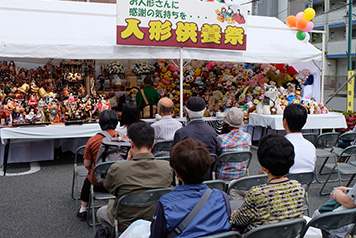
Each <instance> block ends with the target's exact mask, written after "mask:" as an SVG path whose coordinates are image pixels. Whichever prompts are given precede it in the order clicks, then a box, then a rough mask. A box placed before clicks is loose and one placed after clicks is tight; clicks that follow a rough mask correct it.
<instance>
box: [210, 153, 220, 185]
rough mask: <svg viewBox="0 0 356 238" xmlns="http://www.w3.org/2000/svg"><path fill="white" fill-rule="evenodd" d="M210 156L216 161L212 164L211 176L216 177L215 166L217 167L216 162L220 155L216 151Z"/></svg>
mask: <svg viewBox="0 0 356 238" xmlns="http://www.w3.org/2000/svg"><path fill="white" fill-rule="evenodd" d="M210 157H211V158H212V159H213V160H214V162H213V163H212V164H211V166H210V171H211V178H212V179H216V177H215V171H214V167H215V164H216V162H217V160H218V156H217V155H216V154H214V153H210Z"/></svg>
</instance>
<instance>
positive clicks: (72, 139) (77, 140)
mask: <svg viewBox="0 0 356 238" xmlns="http://www.w3.org/2000/svg"><path fill="white" fill-rule="evenodd" d="M203 119H204V121H206V122H207V123H208V124H209V125H211V126H212V127H214V129H215V130H217V131H221V126H222V121H221V119H217V118H213V117H204V118H203ZM177 120H179V121H180V122H182V123H183V124H186V118H177ZM144 121H146V122H148V123H153V122H155V121H156V120H155V119H144ZM118 129H119V125H118V128H117V130H118ZM99 131H100V126H99V124H98V123H90V124H83V125H68V126H65V125H48V126H35V125H34V126H23V127H17V128H2V129H1V130H0V138H1V145H0V164H3V161H4V152H5V143H6V142H7V140H11V143H10V150H9V156H8V163H21V162H34V161H45V160H53V159H54V149H55V148H59V147H61V148H62V151H72V152H74V151H75V150H76V149H77V148H78V147H79V146H81V145H85V144H86V142H87V141H88V139H89V138H90V137H92V136H93V135H95V134H96V133H98V132H99Z"/></svg>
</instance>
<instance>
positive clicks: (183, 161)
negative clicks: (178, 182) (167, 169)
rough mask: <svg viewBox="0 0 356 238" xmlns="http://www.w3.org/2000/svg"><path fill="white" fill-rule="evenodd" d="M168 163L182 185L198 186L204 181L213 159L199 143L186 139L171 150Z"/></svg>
mask: <svg viewBox="0 0 356 238" xmlns="http://www.w3.org/2000/svg"><path fill="white" fill-rule="evenodd" d="M169 163H170V165H171V167H172V168H173V169H174V170H175V171H176V172H177V174H178V175H179V177H180V178H181V179H182V180H183V182H184V184H199V183H202V182H203V181H204V178H205V175H206V173H207V171H208V169H209V167H210V165H211V164H212V163H213V159H212V158H211V157H210V153H209V151H208V149H207V148H206V147H205V146H204V145H203V144H202V143H201V142H200V141H198V140H193V139H191V138H187V139H185V140H183V141H180V142H178V143H177V144H176V145H175V146H174V147H173V148H172V151H171V154H170V160H169Z"/></svg>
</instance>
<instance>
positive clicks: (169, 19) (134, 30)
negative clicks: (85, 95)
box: [117, 0, 247, 50]
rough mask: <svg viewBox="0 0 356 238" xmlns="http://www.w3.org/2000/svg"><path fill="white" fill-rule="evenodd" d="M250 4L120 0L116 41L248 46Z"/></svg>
mask: <svg viewBox="0 0 356 238" xmlns="http://www.w3.org/2000/svg"><path fill="white" fill-rule="evenodd" d="M246 22H247V7H244V6H238V5H228V4H221V3H212V2H205V1H199V0H196V1H194V0H166V1H163V0H117V44H118V45H145V46H168V47H194V48H217V49H228V50H246V41H247V33H246Z"/></svg>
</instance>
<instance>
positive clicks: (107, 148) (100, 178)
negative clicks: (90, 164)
mask: <svg viewBox="0 0 356 238" xmlns="http://www.w3.org/2000/svg"><path fill="white" fill-rule="evenodd" d="M98 134H100V135H102V136H104V138H103V139H102V141H101V144H100V147H99V151H98V155H97V156H96V160H95V163H96V165H98V164H100V163H102V162H106V161H119V160H124V158H123V157H122V155H121V152H122V150H124V148H122V146H124V145H125V146H127V145H126V143H124V142H122V141H118V137H116V136H115V137H111V135H110V134H109V133H108V132H106V131H101V132H99V133H98ZM125 149H126V148H125ZM104 179H105V174H100V173H98V174H96V181H97V182H98V183H100V184H102V183H103V182H104Z"/></svg>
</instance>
